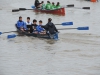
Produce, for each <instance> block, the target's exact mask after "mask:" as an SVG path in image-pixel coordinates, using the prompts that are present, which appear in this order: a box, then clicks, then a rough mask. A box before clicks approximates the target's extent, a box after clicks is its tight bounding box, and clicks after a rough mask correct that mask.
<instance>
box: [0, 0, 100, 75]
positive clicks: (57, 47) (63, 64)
mask: <svg viewBox="0 0 100 75" xmlns="http://www.w3.org/2000/svg"><path fill="white" fill-rule="evenodd" d="M44 1H45V3H46V1H47V0H44ZM50 1H51V2H52V1H54V2H55V3H56V2H57V1H58V0H50ZM59 2H60V3H61V5H68V4H74V5H75V7H79V8H82V7H85V6H86V7H90V8H91V9H90V10H84V9H76V8H66V15H65V16H59V15H52V14H45V13H36V12H33V11H32V10H26V11H19V12H12V9H17V8H22V7H23V8H31V6H32V5H33V4H34V0H0V32H6V31H13V30H14V31H15V30H16V28H15V26H14V24H15V23H16V21H17V20H18V17H19V16H22V17H23V20H24V21H26V17H28V16H29V17H31V21H32V20H33V19H37V20H38V21H39V20H43V24H46V23H47V19H48V18H52V19H53V22H54V23H55V24H56V23H57V24H61V23H62V22H70V21H71V22H73V23H74V25H73V26H56V27H57V28H70V27H72V28H77V27H83V26H89V28H90V29H89V30H86V31H85V30H84V31H79V30H76V29H73V30H60V33H59V40H58V41H54V40H47V39H39V38H34V37H27V36H18V37H16V38H13V39H7V35H10V34H17V33H7V34H2V35H0V75H100V2H96V3H92V2H89V1H84V0H59Z"/></svg>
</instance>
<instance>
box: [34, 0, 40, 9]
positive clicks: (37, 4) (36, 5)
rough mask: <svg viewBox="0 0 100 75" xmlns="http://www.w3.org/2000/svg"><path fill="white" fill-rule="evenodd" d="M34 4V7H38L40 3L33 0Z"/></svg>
mask: <svg viewBox="0 0 100 75" xmlns="http://www.w3.org/2000/svg"><path fill="white" fill-rule="evenodd" d="M34 5H35V7H36V8H40V6H39V5H40V3H39V0H35V3H34Z"/></svg>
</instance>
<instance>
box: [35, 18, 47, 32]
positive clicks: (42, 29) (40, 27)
mask: <svg viewBox="0 0 100 75" xmlns="http://www.w3.org/2000/svg"><path fill="white" fill-rule="evenodd" d="M36 29H37V31H38V33H39V34H46V31H45V29H44V28H43V27H42V20H40V21H39V25H38V26H37V27H36Z"/></svg>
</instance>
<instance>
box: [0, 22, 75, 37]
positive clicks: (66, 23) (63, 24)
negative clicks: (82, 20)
mask: <svg viewBox="0 0 100 75" xmlns="http://www.w3.org/2000/svg"><path fill="white" fill-rule="evenodd" d="M55 25H62V26H70V25H73V22H63V23H61V24H55ZM25 31H28V30H25ZM11 32H17V31H9V32H0V35H1V34H4V33H11Z"/></svg>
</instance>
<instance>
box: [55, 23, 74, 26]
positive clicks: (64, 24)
mask: <svg viewBox="0 0 100 75" xmlns="http://www.w3.org/2000/svg"><path fill="white" fill-rule="evenodd" d="M55 25H62V26H68V25H73V22H63V23H62V24H55Z"/></svg>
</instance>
